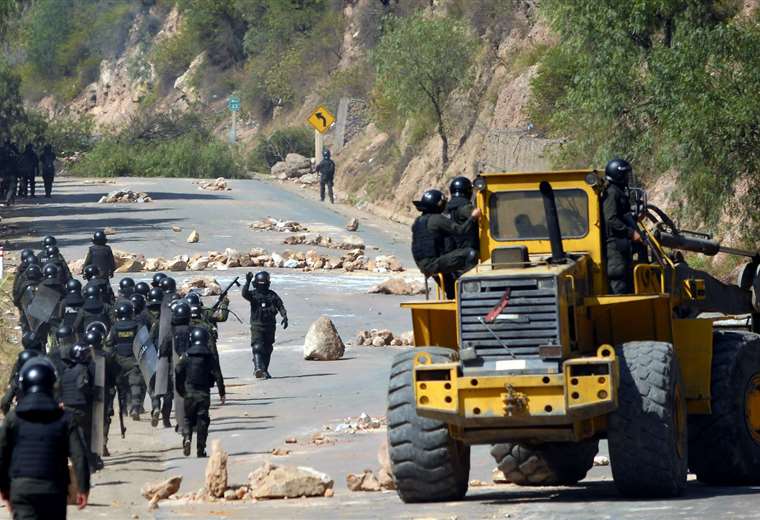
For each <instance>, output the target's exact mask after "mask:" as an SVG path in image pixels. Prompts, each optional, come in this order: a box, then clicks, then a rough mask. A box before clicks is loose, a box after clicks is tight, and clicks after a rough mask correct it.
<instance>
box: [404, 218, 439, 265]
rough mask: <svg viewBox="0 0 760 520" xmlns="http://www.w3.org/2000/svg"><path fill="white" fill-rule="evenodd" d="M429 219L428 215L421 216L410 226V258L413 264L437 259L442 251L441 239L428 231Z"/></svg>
mask: <svg viewBox="0 0 760 520" xmlns="http://www.w3.org/2000/svg"><path fill="white" fill-rule="evenodd" d="M429 218H430V215H422V216H420V217H417V220H415V221H414V224H412V256H413V257H414V261H415V262H419V261H420V260H424V259H425V258H438V257H439V256H441V255H442V254H443V251H444V243H443V242H444V241H443V237H441V236H440V235H439V234H438V233H435V232H433V231H430V229H428V225H427V224H428V219H429Z"/></svg>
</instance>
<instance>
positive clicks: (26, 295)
mask: <svg viewBox="0 0 760 520" xmlns="http://www.w3.org/2000/svg"><path fill="white" fill-rule="evenodd" d="M34 289H35V287H34V285H28V286H27V287H26V289H24V292H23V293H21V310H23V311H24V313H26V309H28V308H29V305H31V303H32V300H33V299H34Z"/></svg>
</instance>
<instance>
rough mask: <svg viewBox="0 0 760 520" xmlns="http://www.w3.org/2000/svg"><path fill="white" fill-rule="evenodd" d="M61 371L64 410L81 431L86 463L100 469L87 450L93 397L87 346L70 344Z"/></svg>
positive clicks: (90, 436) (92, 366) (93, 370)
mask: <svg viewBox="0 0 760 520" xmlns="http://www.w3.org/2000/svg"><path fill="white" fill-rule="evenodd" d="M59 373H60V374H61V376H60V377H61V401H62V402H63V408H64V410H66V411H68V412H70V413H71V415H72V416H73V417H74V419H75V420H76V421H77V424H78V425H79V427H80V428H81V429H82V433H83V434H84V444H85V453H87V454H88V459H89V461H90V466H91V467H92V468H93V470H95V469H100V468H102V464H103V462H102V460H98V457H97V455H95V454H94V453H93V451H92V449H91V439H92V402H93V399H95V364H94V363H93V361H92V356H91V355H90V348H89V347H87V346H85V345H84V344H83V343H77V344H75V345H73V346H72V347H71V350H70V355H69V356H67V357H66V358H64V359H63V369H62V370H61V371H60V372H59Z"/></svg>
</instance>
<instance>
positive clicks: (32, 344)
mask: <svg viewBox="0 0 760 520" xmlns="http://www.w3.org/2000/svg"><path fill="white" fill-rule="evenodd" d="M21 346H22V347H24V350H38V351H40V352H42V351H43V350H44V348H45V347H44V345H43V344H42V338H41V337H40V336H39V335H37V333H36V332H32V331H28V332H24V335H23V336H21Z"/></svg>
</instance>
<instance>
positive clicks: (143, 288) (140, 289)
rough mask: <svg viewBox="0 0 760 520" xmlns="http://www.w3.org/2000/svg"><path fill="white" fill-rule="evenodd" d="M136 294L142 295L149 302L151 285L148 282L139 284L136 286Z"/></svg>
mask: <svg viewBox="0 0 760 520" xmlns="http://www.w3.org/2000/svg"><path fill="white" fill-rule="evenodd" d="M135 293H137V294H141V295H142V297H143V298H145V299H146V300H147V299H148V294H150V284H148V283H146V282H137V283H136V284H135Z"/></svg>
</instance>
